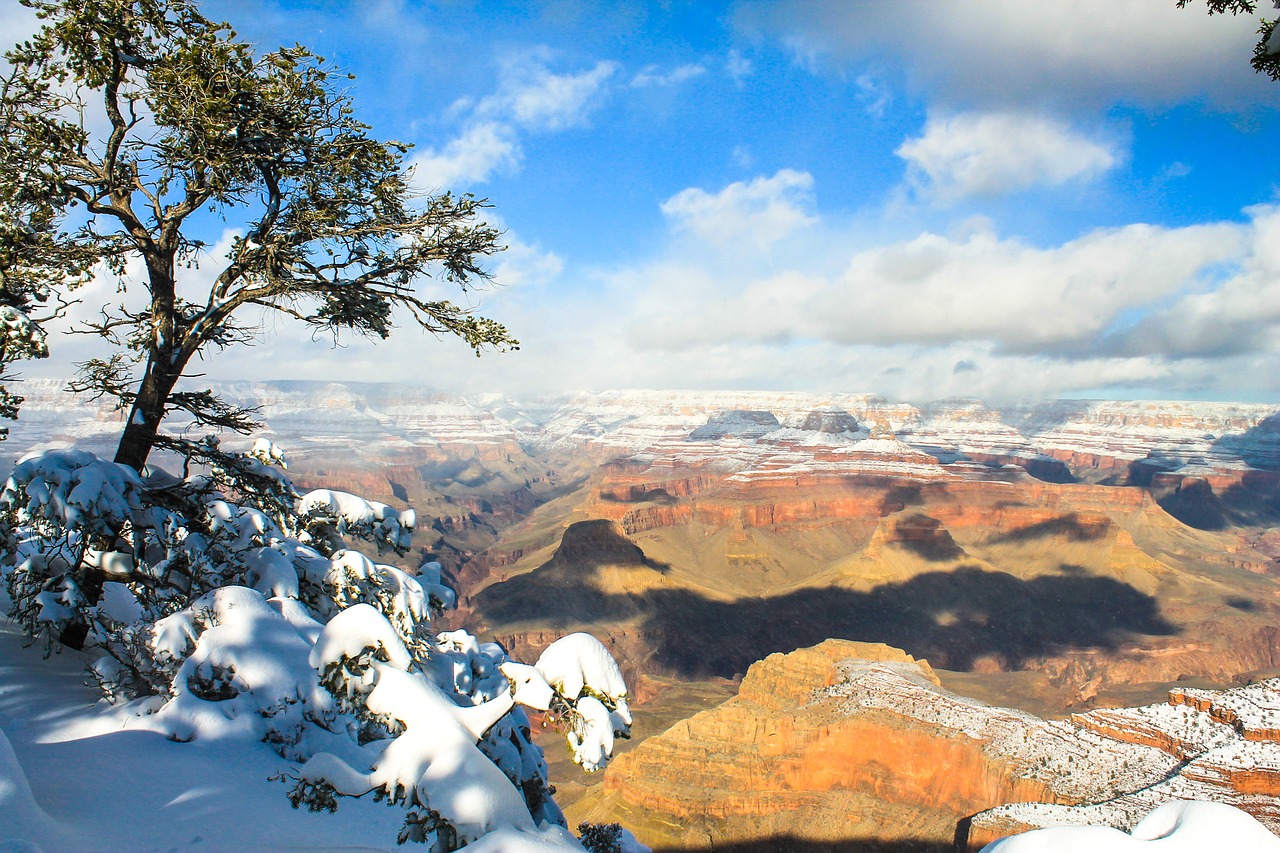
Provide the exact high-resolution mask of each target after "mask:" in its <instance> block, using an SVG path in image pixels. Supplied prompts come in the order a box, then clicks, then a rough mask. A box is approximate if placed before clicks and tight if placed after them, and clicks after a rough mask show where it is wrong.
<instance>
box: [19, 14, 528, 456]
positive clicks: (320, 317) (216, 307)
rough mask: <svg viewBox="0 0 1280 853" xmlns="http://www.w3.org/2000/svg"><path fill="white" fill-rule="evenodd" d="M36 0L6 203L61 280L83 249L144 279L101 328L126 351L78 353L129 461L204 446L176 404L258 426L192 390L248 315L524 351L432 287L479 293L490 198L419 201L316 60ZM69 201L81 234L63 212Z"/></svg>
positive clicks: (220, 420)
mask: <svg viewBox="0 0 1280 853" xmlns="http://www.w3.org/2000/svg"><path fill="white" fill-rule="evenodd" d="M21 2H22V3H23V5H26V6H29V7H31V8H33V9H35V10H36V13H37V14H38V15H39V17H40V18H42V19H43V20H44V21H46V24H45V26H44V27H43V28H42V29H41V31H40V32H39V33H38V34H37V35H36V36H35V37H34V38H32V39H31V40H29V41H27V42H24V43H23V44H21V45H19V46H17V47H16V48H14V49H13V50H11V51H10V52H9V53H7V54H6V57H7V59H8V60H9V62H10V64H11V66H12V70H11V71H10V72H9V74H8V77H7V79H6V80H5V81H4V89H5V110H6V115H5V119H6V140H5V146H4V149H3V151H2V152H0V156H3V160H0V197H4V198H6V199H12V198H17V199H19V204H20V205H21V204H26V205H28V206H30V207H32V211H31V213H32V215H31V216H30V217H28V219H34V220H36V221H35V222H34V227H35V231H36V233H38V234H40V235H41V239H42V241H43V245H44V249H45V251H44V253H43V254H42V255H40V256H30V255H29V256H28V260H27V263H28V265H29V266H31V267H33V268H36V269H38V270H39V271H40V273H39V274H40V275H42V276H44V277H45V278H46V279H48V278H50V277H56V274H57V271H59V270H65V269H67V267H66V265H65V260H66V259H67V258H72V259H74V264H73V266H72V267H71V270H72V272H75V271H83V270H84V269H87V267H88V264H89V263H92V262H99V263H102V264H105V266H106V267H107V268H108V269H109V270H110V271H112V272H113V273H114V274H116V275H117V276H118V277H119V278H120V282H121V287H122V288H128V287H138V286H141V288H143V289H144V290H145V296H146V298H145V300H144V301H145V305H144V306H143V307H141V308H135V309H133V310H129V309H127V308H126V307H124V306H123V305H121V306H118V307H115V308H111V309H106V308H104V310H103V314H102V317H101V319H100V320H99V321H97V322H95V323H92V324H90V330H91V331H92V332H93V333H96V334H99V335H102V336H103V337H104V338H106V339H108V340H109V341H111V342H112V343H113V344H115V345H116V346H117V347H118V348H119V349H118V351H117V352H116V353H115V354H113V355H112V356H111V357H110V358H106V359H97V360H92V361H90V362H88V363H86V364H85V365H82V373H81V377H80V379H79V380H78V381H77V382H76V383H75V384H74V386H73V387H74V388H75V389H76V390H79V391H86V392H89V393H93V394H96V395H109V396H112V397H115V398H116V399H117V400H118V401H119V403H120V405H121V406H122V407H125V408H127V409H128V411H129V416H128V418H127V420H126V424H125V428H124V431H123V433H122V435H121V438H120V443H119V447H118V449H117V452H116V457H115V458H116V461H117V462H120V463H122V464H125V465H129V466H130V467H132V468H134V469H135V470H142V467H143V465H144V463H145V462H146V461H147V458H148V456H149V455H150V452H151V450H152V448H153V447H156V446H162V447H167V448H170V449H175V450H178V451H179V452H183V453H189V452H192V451H193V450H194V451H196V452H201V451H200V450H199V448H198V447H197V446H196V445H195V444H194V443H193V442H191V441H189V440H187V439H181V438H176V437H171V436H165V435H164V434H163V433H161V432H160V431H159V428H160V424H161V423H162V421H163V420H164V418H165V417H166V416H168V415H169V414H171V413H173V412H175V411H182V412H185V413H186V414H187V415H188V416H190V417H191V418H192V419H193V420H194V422H195V423H197V424H200V425H207V426H212V427H216V428H229V429H233V430H238V431H241V432H248V431H249V430H251V429H252V428H253V426H254V422H253V419H252V413H251V412H248V411H245V410H242V409H239V408H237V407H235V406H232V405H229V404H228V403H226V402H225V401H223V400H221V399H219V398H218V397H217V396H216V395H214V394H213V393H211V392H210V391H207V390H206V391H198V392H192V391H186V390H178V383H179V380H181V379H182V378H183V376H184V375H185V374H186V371H187V368H188V365H189V364H191V361H192V359H193V358H194V357H196V356H203V355H205V354H206V353H208V351H209V350H210V349H211V348H213V349H217V348H225V347H228V346H233V345H237V344H245V343H249V342H250V341H251V339H252V330H251V329H250V328H247V327H246V326H244V325H242V324H241V323H240V322H239V320H238V319H237V317H238V313H243V311H242V309H246V308H249V307H256V308H259V309H264V310H265V311H267V312H272V313H275V314H279V315H284V316H287V317H291V318H294V319H296V320H298V321H300V322H303V323H306V324H308V325H310V326H312V327H315V328H317V329H319V330H325V331H328V332H331V333H333V334H334V335H335V336H336V335H338V334H339V333H341V332H350V333H354V334H360V335H366V336H371V337H375V338H385V337H387V335H388V334H389V333H390V331H391V329H392V325H393V323H392V314H393V310H394V309H397V308H398V309H401V310H402V311H403V312H404V313H405V314H407V315H408V316H409V317H411V318H412V320H413V321H414V322H415V323H416V324H417V325H419V326H420V327H422V328H423V329H425V330H427V331H429V332H433V333H436V334H438V335H440V334H443V335H456V336H458V337H461V338H462V339H463V340H465V341H466V342H467V344H469V345H470V346H471V347H472V348H473V349H474V350H475V351H476V353H477V354H479V352H480V351H481V350H482V349H484V348H486V347H493V348H496V349H500V350H501V349H514V348H516V347H517V346H518V343H517V341H516V340H515V339H514V338H512V337H511V335H510V334H509V333H508V332H507V330H506V329H505V328H504V327H503V326H502V325H501V324H499V323H497V322H494V321H492V320H490V319H486V318H483V317H478V316H475V315H474V314H473V313H472V312H471V311H470V310H469V309H467V308H465V307H460V306H458V305H455V304H454V303H452V302H449V301H440V300H429V299H426V298H424V297H423V296H421V295H420V294H419V292H418V290H417V289H416V285H418V283H419V282H420V281H422V280H423V279H424V277H428V276H436V277H443V278H444V279H446V280H448V281H450V282H454V283H456V284H458V285H459V286H460V287H461V288H462V289H463V291H466V290H467V289H468V288H470V287H472V286H474V285H476V284H478V283H483V282H485V281H487V280H488V274H487V273H486V271H485V270H484V269H483V268H482V267H481V263H482V261H483V259H484V258H485V257H486V256H488V255H491V254H493V253H494V252H497V251H499V250H500V249H501V246H500V244H499V237H500V235H499V233H498V231H497V230H496V229H495V228H493V227H492V226H491V225H488V224H486V223H485V222H484V221H483V219H482V218H481V214H482V212H483V209H484V208H485V207H486V206H487V204H486V202H485V201H484V200H481V199H476V198H474V197H473V196H471V195H460V196H455V195H453V194H451V193H448V192H443V193H440V194H436V195H429V196H426V197H424V198H415V194H414V192H413V190H412V188H411V185H410V180H409V176H408V175H407V174H406V172H405V169H404V156H405V154H406V152H407V150H408V146H406V145H404V144H401V143H399V142H394V141H391V142H380V141H378V140H376V139H373V138H372V137H370V136H369V134H368V131H369V128H368V127H367V126H366V125H364V124H362V123H360V122H359V121H357V120H356V119H355V118H354V114H353V113H354V110H353V106H352V103H351V100H350V97H349V95H348V94H347V93H346V92H345V91H343V90H342V89H340V88H339V87H338V81H339V80H340V79H342V77H341V75H338V74H336V73H335V71H334V70H333V69H332V68H330V67H329V66H328V65H326V63H325V62H324V60H323V59H322V58H320V57H317V56H315V55H314V54H312V53H311V52H310V51H308V50H307V49H306V48H304V47H301V46H295V47H288V48H286V47H282V48H280V49H278V50H275V51H273V52H270V53H266V54H263V55H261V56H256V55H255V53H254V51H253V49H252V47H251V46H250V45H248V44H246V43H244V42H242V41H238V40H237V36H236V34H235V32H234V31H233V30H232V29H231V28H230V26H229V25H227V24H225V23H214V22H212V21H210V20H208V19H207V18H205V17H204V16H203V15H201V14H200V12H199V11H198V9H197V7H196V5H195V4H194V3H193V2H191V0H21ZM31 188H34V190H33V189H31ZM24 193H25V195H24ZM33 195H34V196H36V197H38V200H35V201H33V200H32V196H33ZM207 213H212V214H214V215H216V216H217V217H219V218H220V219H221V220H222V221H223V222H226V223H230V222H232V220H234V221H235V222H236V223H238V224H239V225H241V227H242V228H243V232H242V233H239V234H238V235H237V236H235V237H234V239H233V240H232V244H231V248H230V250H229V251H228V252H227V254H226V256H225V258H223V259H221V260H220V261H219V262H218V269H217V273H216V275H215V276H214V277H213V284H212V285H211V286H210V287H208V289H207V290H206V291H203V292H199V293H197V292H194V289H193V288H194V284H193V283H192V278H193V276H192V275H191V270H192V269H193V268H194V267H197V266H199V265H208V264H210V263H211V262H212V259H210V258H209V257H208V252H207V248H208V247H207V245H206V243H205V242H204V241H203V240H201V239H199V237H198V236H196V235H195V233H194V229H195V225H194V223H195V220H196V219H197V218H199V217H200V216H202V215H204V214H207ZM69 215H70V216H73V217H74V222H75V226H74V228H72V229H71V230H70V231H69V232H62V231H58V230H56V229H54V228H52V227H51V225H52V224H53V223H55V222H57V221H59V220H61V219H63V218H65V217H67V216H69ZM131 264H136V265H139V266H140V267H141V269H142V273H141V275H140V276H139V277H140V279H141V281H140V282H135V281H133V280H132V277H130V276H129V275H127V268H128V267H129V266H130V265H131ZM7 293H8V291H7V290H6V294H7ZM139 368H140V373H139V374H138V375H135V370H138V369H139ZM205 448H206V449H205V451H203V452H204V454H205V455H206V456H207V455H208V450H207V448H208V445H206V446H205Z"/></svg>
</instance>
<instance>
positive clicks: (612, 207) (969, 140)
mask: <svg viewBox="0 0 1280 853" xmlns="http://www.w3.org/2000/svg"><path fill="white" fill-rule="evenodd" d="M1264 5H1265V4H1264ZM205 11H206V14H208V15H209V16H210V17H214V18H225V19H227V20H228V21H230V22H231V23H232V24H233V25H234V26H235V27H236V29H237V30H238V32H239V33H240V34H241V35H242V36H243V37H244V38H246V39H248V40H249V41H252V42H254V43H256V44H258V45H260V46H262V47H263V48H271V47H274V46H276V45H278V44H282V43H283V44H292V43H294V42H301V43H303V44H306V45H308V46H310V47H312V48H313V49H315V50H316V51H317V52H319V53H321V54H322V55H324V56H326V57H328V58H330V59H332V60H333V61H335V62H336V63H337V64H339V65H340V66H341V67H343V68H344V69H346V70H349V71H351V72H352V73H354V74H355V75H356V78H357V79H356V80H355V82H354V83H353V84H352V87H351V91H352V94H353V97H354V99H355V101H356V104H357V107H358V112H359V114H360V116H361V117H362V118H363V119H364V120H365V121H366V122H368V123H369V124H371V125H373V127H374V128H375V133H376V135H378V136H381V137H384V138H397V139H401V140H403V141H407V142H411V143H413V144H414V145H415V149H414V152H413V155H412V159H413V162H414V165H415V169H416V180H417V181H418V183H419V185H420V186H422V187H424V188H439V187H447V188H450V189H454V190H462V191H469V192H474V193H476V194H477V195H481V196H485V197H488V198H489V199H491V200H492V202H493V204H494V205H495V207H494V210H493V214H494V217H495V221H497V222H499V223H500V224H501V225H502V226H503V227H504V228H505V229H506V231H507V241H508V243H509V245H510V249H509V251H508V252H507V253H505V254H504V255H503V256H501V257H499V258H497V259H496V261H495V263H494V265H493V266H494V271H495V272H496V274H497V278H498V281H499V282H500V286H499V287H496V288H494V289H492V290H490V291H488V292H486V293H484V294H482V295H481V297H480V302H479V308H480V310H481V311H482V313H485V314H488V315H490V316H494V317H495V318H497V319H500V320H502V321H504V322H506V323H507V324H508V325H509V326H510V327H511V329H512V331H513V332H514V333H515V334H516V335H517V336H518V337H519V338H521V340H522V342H523V344H524V346H523V348H522V350H521V351H520V352H519V353H514V354H509V355H497V354H494V355H486V356H485V357H484V358H482V359H480V360H478V361H477V360H476V359H474V358H473V357H472V356H471V355H470V353H469V351H467V350H466V348H465V347H464V346H460V345H457V344H454V343H452V342H448V341H439V342H437V341H435V340H432V339H430V338H427V339H424V338H423V337H422V336H421V335H419V334H418V333H417V331H416V330H415V329H412V328H404V329H402V330H401V331H400V333H399V334H397V335H396V336H395V337H394V339H393V340H391V341H389V342H386V343H384V344H380V345H379V346H378V347H376V348H374V347H372V346H370V345H366V344H362V343H358V342H357V343H354V344H352V345H350V346H349V347H346V348H345V349H342V350H339V351H337V352H335V351H334V350H333V349H332V348H331V346H330V343H329V342H323V341H321V342H315V341H311V340H310V339H309V338H308V336H307V334H306V333H305V332H303V331H300V330H297V329H292V328H290V327H289V326H287V325H278V326H277V325H275V324H272V325H271V326H270V328H269V329H267V330H266V332H265V333H264V335H263V339H262V341H261V342H260V344H259V345H258V346H257V347H256V348H254V349H253V350H250V351H244V352H229V353H225V354H221V355H216V356H213V357H211V359H210V360H209V362H208V363H207V364H206V365H204V366H203V369H205V370H206V372H207V373H208V374H209V375H211V376H215V377H224V378H241V377H247V376H262V377H268V378H338V379H366V380H368V379H386V380H408V381H414V382H422V383H425V384H431V385H437V386H439V387H441V388H446V389H451V390H462V391H472V392H482V391H500V392H556V391H570V390H580V389H604V388H638V387H653V388H707V389H711V388H724V389H768V390H810V391H843V392H858V391H867V392H875V393H881V394H884V395H886V396H889V397H891V398H895V399H902V400H911V401H924V400H928V399H935V398H940V397H946V396H980V397H983V398H986V399H990V400H993V401H1004V400H1012V399H1019V398H1028V397H1044V396H1060V397H1061V396H1065V397H1073V396H1076V397H1079V396H1103V397H1121V398H1167V399H1214V400H1241V401H1276V400H1280V344H1278V343H1277V341H1280V334H1278V333H1280V198H1278V192H1280V159H1278V158H1277V157H1276V155H1275V150H1276V142H1277V134H1278V133H1280V110H1278V109H1277V107H1280V83H1271V82H1269V81H1267V80H1265V79H1263V78H1261V77H1259V76H1257V75H1255V74H1254V73H1253V72H1252V70H1251V69H1250V68H1249V66H1248V57H1249V55H1250V53H1251V51H1252V45H1253V43H1254V41H1255V38H1256V37H1255V36H1254V31H1255V30H1256V27H1257V22H1256V20H1250V19H1245V18H1231V17H1223V16H1216V17H1212V18H1211V17H1209V16H1207V15H1206V14H1205V12H1204V9H1203V6H1197V4H1196V3H1195V2H1193V3H1192V4H1191V7H1190V8H1188V9H1185V10H1178V9H1177V8H1176V6H1175V3H1174V0H1124V2H1115V0H1040V2H1036V3H1027V2H1025V0H970V2H963V3H961V2H958V0H956V2H933V0H899V2H862V3H860V2H853V0H850V2H820V0H795V2H788V0H780V2H771V3H763V2H761V3H752V2H744V3H710V2H688V3H676V2H668V3H603V2H581V3H575V2H555V3H546V4H537V3H509V4H504V3H481V2H451V3H438V4H429V3H420V2H409V1H408V0H404V1H403V2H396V1H395V0H366V2H342V0H312V2H299V0H289V2H284V1H283V0H208V2H207V3H206V4H205ZM1268 11H1269V10H1268ZM10 14H12V13H10ZM234 225H235V223H234V222H230V223H228V227H234ZM80 345H81V344H80V343H78V342H77V343H75V344H68V347H73V346H80ZM56 354H57V350H55V356H56ZM264 365H268V366H266V367H264ZM42 369H44V370H46V371H47V370H49V368H42ZM32 372H33V371H28V373H32Z"/></svg>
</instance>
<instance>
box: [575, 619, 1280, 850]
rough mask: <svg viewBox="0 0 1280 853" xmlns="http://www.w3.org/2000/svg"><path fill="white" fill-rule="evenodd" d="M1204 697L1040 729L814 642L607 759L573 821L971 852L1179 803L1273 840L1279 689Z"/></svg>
mask: <svg viewBox="0 0 1280 853" xmlns="http://www.w3.org/2000/svg"><path fill="white" fill-rule="evenodd" d="M1201 693H1203V695H1200V693H1195V692H1193V693H1192V694H1190V695H1188V694H1187V693H1186V692H1178V693H1175V694H1174V695H1173V696H1171V698H1170V701H1169V702H1168V703H1167V704H1163V705H1153V706H1146V707H1143V708H1130V709H1116V710H1106V711H1094V712H1089V713H1086V714H1079V715H1075V716H1073V717H1072V718H1071V719H1070V720H1064V721H1054V722H1046V721H1043V720H1040V719H1038V718H1036V717H1033V716H1031V715H1029V714H1025V713H1022V712H1019V711H1012V710H1008V709H1004V708H997V707H993V706H990V705H985V704H982V703H979V702H975V701H974V700H970V699H965V698H963V697H959V696H956V695H954V694H951V693H948V692H946V691H945V690H942V689H941V688H940V687H939V686H938V685H937V679H936V677H935V676H934V674H933V672H932V670H931V669H930V668H929V666H928V664H927V663H925V662H918V661H915V660H913V659H912V658H911V656H909V655H907V654H905V653H903V652H900V651H898V650H896V649H891V648H889V647H886V646H881V645H875V644H865V643H850V642H845V641H828V642H825V643H822V644H820V645H818V646H815V647H812V648H808V649H802V650H799V651H796V652H792V653H790V654H788V655H773V656H770V657H769V658H767V659H765V660H764V661H761V662H760V663H758V664H756V665H755V666H753V667H752V668H751V670H750V671H749V672H748V674H747V676H746V678H745V679H744V680H743V682H742V686H741V688H740V690H739V693H738V695H737V696H736V697H735V698H733V699H731V700H729V701H728V702H726V703H724V704H723V705H720V706H719V707H717V708H714V709H712V710H709V711H705V712H703V713H701V714H698V715H696V716H694V717H692V718H690V719H688V720H686V721H683V722H681V723H678V724H677V725H675V726H674V727H672V728H671V729H669V730H667V731H666V732H665V733H663V734H661V735H657V736H654V737H651V738H649V739H648V740H646V741H644V742H643V743H641V744H640V745H639V746H638V747H636V748H635V749H633V750H632V751H631V752H629V753H626V754H624V755H622V756H620V757H619V758H618V759H617V760H616V761H615V762H614V764H613V765H612V766H611V767H610V768H609V769H608V770H607V771H606V775H605V784H604V786H603V788H604V791H603V792H602V793H599V794H597V795H595V796H594V798H589V799H588V800H586V801H584V802H583V803H581V804H579V806H578V807H576V814H575V819H578V818H579V817H585V818H586V819H591V820H617V819H620V818H625V820H626V822H627V823H628V825H629V826H631V827H632V828H633V829H635V831H637V833H638V834H639V835H640V837H641V840H643V841H645V842H646V843H649V844H650V845H653V846H656V847H662V846H673V847H674V846H681V847H684V848H685V849H693V848H697V849H702V848H708V847H710V848H714V847H717V846H730V845H732V844H734V843H739V842H744V841H746V840H747V839H752V838H761V837H775V836H776V837H783V836H785V837H791V838H794V839H800V840H803V841H805V842H814V843H819V842H821V843H823V844H828V845H830V846H831V849H850V850H854V849H862V848H861V847H860V846H859V845H863V844H871V843H887V842H894V841H898V842H903V841H907V840H911V841H913V842H920V843H928V842H933V843H936V844H939V845H941V844H945V843H949V842H951V841H952V840H953V839H954V840H955V841H956V843H957V847H958V849H963V850H970V851H975V850H978V849H980V848H981V846H983V845H984V844H986V843H988V842H990V841H991V840H994V839H995V838H999V837H1002V836H1004V835H1008V834H1011V833H1013V832H1018V831H1023V830H1025V829H1029V828H1034V827H1037V826H1044V825H1052V824H1054V823H1060V822H1076V823H1102V824H1109V825H1113V826H1118V827H1120V828H1129V827H1130V826H1131V825H1132V823H1134V822H1136V820H1137V819H1139V818H1140V817H1141V816H1142V815H1145V814H1146V813H1147V812H1148V811H1150V810H1151V809H1152V808H1154V806H1156V805H1158V804H1159V803H1161V802H1165V801H1168V800H1170V799H1178V798H1182V799H1186V798H1192V799H1210V800H1217V801H1223V802H1229V803H1232V804H1233V805H1236V806H1239V807H1241V808H1244V809H1245V810H1246V811H1249V812H1250V813H1252V814H1254V815H1255V816H1257V817H1258V818H1259V819H1261V820H1262V821H1263V822H1264V823H1265V824H1266V825H1268V826H1270V827H1271V828H1273V830H1274V829H1280V755H1273V752H1274V749H1275V745H1276V744H1275V741H1274V740H1269V741H1267V742H1265V743H1263V742H1262V741H1261V740H1259V738H1261V737H1263V734H1264V732H1263V728H1262V726H1263V725H1264V723H1265V722H1266V721H1267V720H1268V719H1269V715H1270V712H1271V711H1272V709H1273V708H1274V707H1280V681H1272V682H1263V683H1260V684H1258V685H1253V686H1251V687H1248V688H1240V689H1237V690H1230V691H1220V692H1211V691H1201ZM1202 706H1203V709H1204V710H1202V709H1201V708H1202ZM1214 709H1218V712H1215V711H1214ZM1227 709H1232V710H1233V711H1234V714H1235V716H1234V717H1232V716H1231V715H1230V714H1227V713H1225V712H1226V710H1227ZM1228 718H1230V719H1228ZM1249 731H1253V732H1255V733H1256V734H1255V736H1254V737H1252V738H1249V737H1246V733H1247V732H1249ZM1010 803H1012V804H1014V805H1004V804H1010ZM1018 803H1022V804H1024V805H1017V804H1018ZM975 813H976V814H975Z"/></svg>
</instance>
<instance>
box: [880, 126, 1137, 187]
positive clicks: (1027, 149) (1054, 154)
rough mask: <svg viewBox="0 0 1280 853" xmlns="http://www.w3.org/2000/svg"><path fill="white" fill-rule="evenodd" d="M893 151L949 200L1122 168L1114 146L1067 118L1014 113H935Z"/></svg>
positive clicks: (921, 182)
mask: <svg viewBox="0 0 1280 853" xmlns="http://www.w3.org/2000/svg"><path fill="white" fill-rule="evenodd" d="M894 153H895V154H897V155H898V156H899V157H901V158H903V159H904V160H906V161H907V163H908V164H909V165H910V169H911V175H912V178H913V180H914V182H915V183H916V184H917V185H918V186H920V187H922V188H924V189H926V190H928V191H930V192H931V193H933V194H934V195H935V196H936V197H937V198H939V199H940V200H943V201H955V200H957V199H961V198H966V197H969V196H981V195H987V196H990V195H1004V194H1007V193H1012V192H1017V191H1019V190H1024V189H1028V188H1030V187H1033V186H1036V185H1047V186H1058V185H1061V184H1064V183H1067V182H1068V181H1074V180H1090V179H1093V178H1096V177H1098V176H1099V175H1101V174H1102V173H1104V172H1106V171H1107V170H1108V169H1110V168H1111V167H1112V166H1114V165H1115V163H1116V157H1115V155H1113V154H1112V153H1111V150H1110V148H1109V146H1107V145H1105V144H1103V143H1101V142H1097V141H1095V140H1093V139H1090V138H1088V137H1087V136H1085V135H1084V134H1081V133H1078V132H1076V131H1075V130H1073V129H1071V128H1070V127H1068V126H1067V125H1066V124H1064V123H1062V122H1060V121H1057V120H1054V119H1051V118H1048V117H1046V116H1040V115H1027V114H1019V113H1008V112H995V113H962V114H959V115H953V116H944V117H934V116H931V117H930V118H929V121H928V123H927V124H926V125H925V129H924V135H923V136H920V137H919V138H916V139H908V140H907V141H906V142H904V143H903V144H902V145H901V146H899V148H898V149H897V150H896V151H895V152H894Z"/></svg>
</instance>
